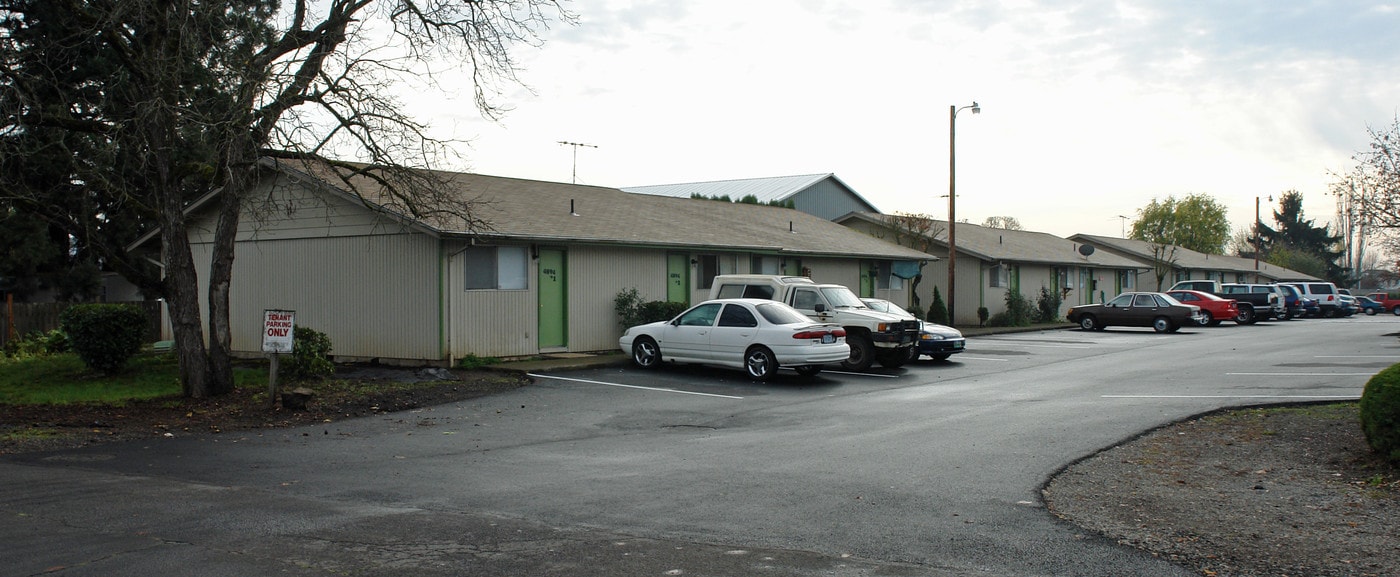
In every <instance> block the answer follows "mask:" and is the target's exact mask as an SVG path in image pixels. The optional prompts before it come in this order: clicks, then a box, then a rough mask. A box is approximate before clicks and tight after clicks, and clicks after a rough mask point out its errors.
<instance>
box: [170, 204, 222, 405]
mask: <svg viewBox="0 0 1400 577" xmlns="http://www.w3.org/2000/svg"><path fill="white" fill-rule="evenodd" d="M172 211H173V212H172ZM160 234H161V258H162V260H164V261H165V263H166V265H165V294H166V296H167V298H166V301H165V304H166V307H167V308H168V309H169V311H170V329H171V331H172V332H173V333H174V336H175V355H176V358H177V359H179V361H180V386H181V388H182V390H183V392H184V395H185V396H186V397H196V398H202V397H207V396H209V395H210V394H212V391H211V390H210V379H209V358H208V356H207V355H206V354H205V351H204V333H203V331H202V330H201V327H200V325H201V324H202V323H200V319H199V316H200V315H199V277H198V275H197V273H196V271H195V267H194V258H193V257H192V256H191V254H190V239H189V236H188V233H187V232H186V230H185V223H184V207H182V206H180V199H179V195H169V196H167V197H166V200H165V203H164V206H162V207H161V229H160Z"/></svg>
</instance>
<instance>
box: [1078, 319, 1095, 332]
mask: <svg viewBox="0 0 1400 577" xmlns="http://www.w3.org/2000/svg"><path fill="white" fill-rule="evenodd" d="M1079 328H1080V329H1083V330H1086V331H1092V330H1097V329H1099V319H1096V318H1094V315H1084V316H1082V317H1079Z"/></svg>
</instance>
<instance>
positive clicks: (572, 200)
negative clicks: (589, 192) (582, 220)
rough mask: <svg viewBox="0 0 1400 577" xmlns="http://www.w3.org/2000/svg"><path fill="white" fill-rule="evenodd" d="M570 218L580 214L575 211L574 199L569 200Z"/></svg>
mask: <svg viewBox="0 0 1400 577" xmlns="http://www.w3.org/2000/svg"><path fill="white" fill-rule="evenodd" d="M569 216H578V213H577V212H575V211H574V199H572V198H571V199H569Z"/></svg>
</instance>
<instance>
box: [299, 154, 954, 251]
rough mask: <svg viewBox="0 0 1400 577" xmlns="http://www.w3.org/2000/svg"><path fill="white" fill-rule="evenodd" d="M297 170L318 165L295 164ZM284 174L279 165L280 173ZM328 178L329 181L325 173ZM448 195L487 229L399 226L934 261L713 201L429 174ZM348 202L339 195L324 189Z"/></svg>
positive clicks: (433, 220) (814, 221) (766, 210)
mask: <svg viewBox="0 0 1400 577" xmlns="http://www.w3.org/2000/svg"><path fill="white" fill-rule="evenodd" d="M296 166H297V168H298V169H299V170H298V171H296V172H303V173H305V172H311V171H317V170H322V169H325V167H320V168H318V167H316V166H310V167H303V166H301V165H296ZM283 169H284V170H287V169H286V165H283ZM324 176H328V175H324ZM435 176H437V177H440V178H441V179H442V180H443V182H444V183H445V184H446V186H447V187H449V190H448V191H447V192H448V193H449V194H450V195H452V196H455V197H456V198H458V199H461V200H462V201H467V200H475V201H478V202H480V203H482V205H483V206H482V208H481V209H480V211H479V212H478V213H477V216H478V217H479V218H482V219H485V220H487V221H489V222H490V223H491V230H477V231H474V230H470V229H469V227H468V225H467V223H466V222H465V221H463V220H462V219H460V218H457V217H452V216H449V215H439V216H434V217H430V218H420V219H407V218H406V220H410V221H413V222H415V223H417V224H420V225H422V226H425V227H428V228H429V229H431V230H432V231H434V232H435V233H437V234H441V235H444V236H474V237H477V238H485V239H513V240H526V241H554V242H578V243H594V244H617V245H631V246H658V247H677V248H679V247H686V248H711V249H720V250H737V251H762V252H777V253H790V254H807V255H814V256H815V255H827V256H841V257H867V258H889V259H907V260H935V257H933V256H931V255H927V254H924V253H922V252H919V251H916V250H913V249H910V248H905V247H901V246H898V245H895V244H894V243H889V242H885V241H883V240H880V239H877V238H874V237H871V236H869V235H866V234H863V233H860V232H858V231H854V230H851V229H849V228H847V227H844V226H841V225H839V224H836V223H834V222H831V221H829V220H826V219H823V218H820V217H817V216H813V215H810V214H807V213H804V212H800V211H797V210H793V209H788V208H780V207H775V206H766V205H752V204H739V203H730V202H720V201H714V200H696V199H690V198H672V197H665V196H650V195H642V194H630V193H627V192H623V191H622V190H619V189H615V188H605V187H600V186H586V185H576V184H567V183H558V182H544V181H536V180H523V179H517V178H505V177H498V176H486V175H480V174H464V173H448V172H437V173H435ZM318 180H321V181H325V182H330V181H331V180H332V179H328V178H324V177H321V178H318ZM353 182H354V183H355V186H356V188H357V189H359V190H360V192H361V194H362V195H364V196H365V197H367V198H368V199H370V200H371V202H374V201H375V200H378V202H374V204H378V205H380V206H381V207H388V208H387V209H386V210H388V212H391V213H396V214H399V215H402V214H404V213H405V212H406V211H404V210H395V209H394V208H393V207H394V206H395V205H396V203H394V202H391V201H389V200H388V199H385V198H382V197H379V198H377V199H376V196H375V194H376V192H375V191H381V190H382V188H381V187H379V186H378V185H376V184H375V183H373V182H370V181H369V180H368V179H364V178H357V179H355V180H354V181H353ZM332 188H333V189H335V190H338V191H340V192H341V193H343V194H347V195H348V194H350V193H349V192H348V191H346V190H343V189H342V188H341V187H334V186H333V187H332Z"/></svg>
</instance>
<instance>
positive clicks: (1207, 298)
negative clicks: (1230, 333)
mask: <svg viewBox="0 0 1400 577" xmlns="http://www.w3.org/2000/svg"><path fill="white" fill-rule="evenodd" d="M1167 295H1168V296H1171V297H1172V298H1174V299H1176V300H1179V301H1181V304H1186V305H1196V306H1198V307H1201V320H1200V323H1201V326H1203V327H1204V326H1211V327H1213V326H1216V325H1219V324H1220V322H1221V321H1223V320H1226V319H1233V320H1234V321H1235V322H1236V323H1238V324H1246V323H1242V322H1240V309H1239V307H1237V306H1235V299H1225V298H1220V297H1218V296H1215V295H1213V294H1210V293H1208V292H1201V291H1193V290H1174V291H1167Z"/></svg>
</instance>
